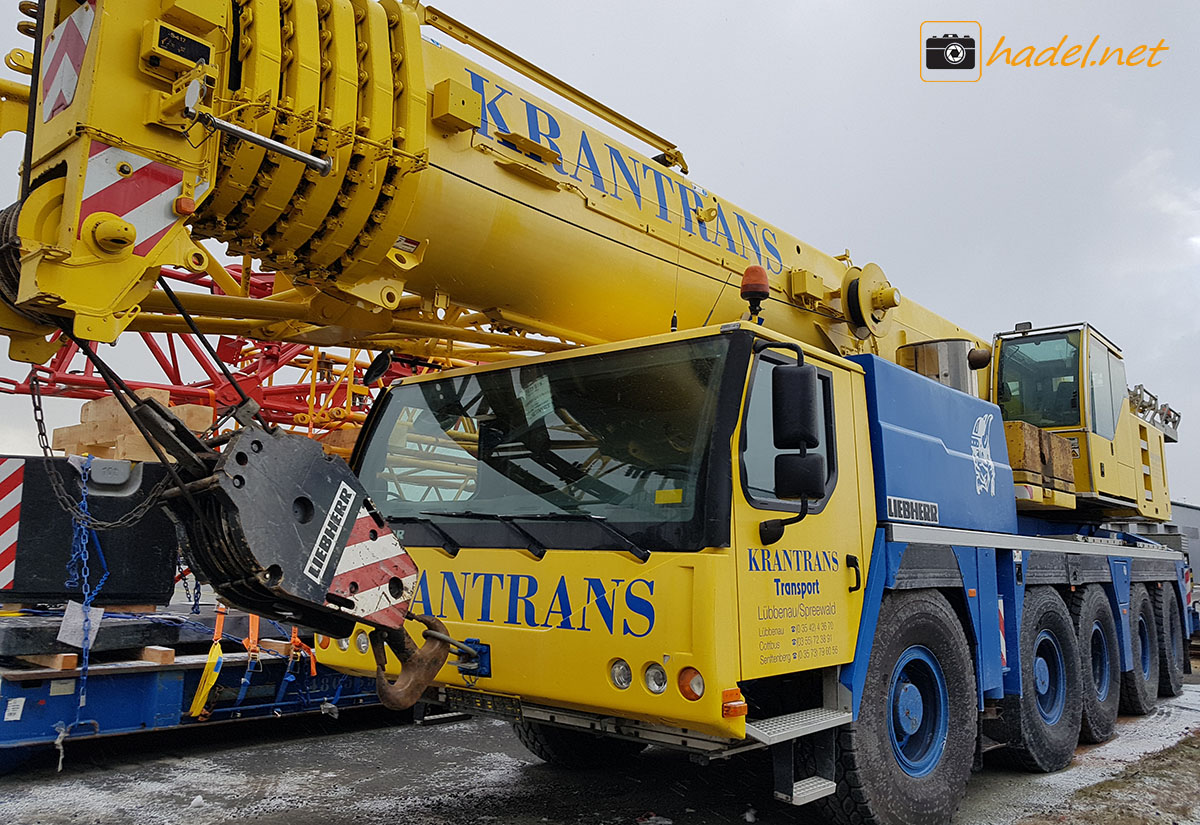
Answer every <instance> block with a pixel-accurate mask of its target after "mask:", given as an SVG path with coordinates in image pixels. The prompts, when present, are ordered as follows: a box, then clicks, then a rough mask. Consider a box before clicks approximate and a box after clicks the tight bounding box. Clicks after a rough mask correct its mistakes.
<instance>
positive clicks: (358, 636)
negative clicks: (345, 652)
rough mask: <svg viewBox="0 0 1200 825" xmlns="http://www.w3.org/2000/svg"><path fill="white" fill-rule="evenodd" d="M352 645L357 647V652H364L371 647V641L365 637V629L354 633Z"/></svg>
mask: <svg viewBox="0 0 1200 825" xmlns="http://www.w3.org/2000/svg"><path fill="white" fill-rule="evenodd" d="M354 646H355V647H356V648H358V652H359V653H366V652H367V651H368V650H370V649H371V642H370V640H369V639H368V638H367V632H366V631H365V630H360V631H358V632H357V633H355V634H354Z"/></svg>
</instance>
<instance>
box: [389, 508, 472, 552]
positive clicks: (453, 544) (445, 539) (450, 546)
mask: <svg viewBox="0 0 1200 825" xmlns="http://www.w3.org/2000/svg"><path fill="white" fill-rule="evenodd" d="M386 520H387V523H388V524H392V523H399V522H405V521H413V522H416V523H417V524H424V525H425V526H427V527H428V528H429V529H430V530H432V531H433V532H434V533H437V535H438V538H440V539H441V540H442V549H443V550H445V551H446V552H447V553H448V554H449V555H450V557H451V558H453V557H454V556H457V555H458V551H459V550H461V549H462V547H461V546H459V543H458V542H457V541H455V540H454V539H453V538H451V537H450V534H449V533H447V532H446V531H445V530H443V529H442V528H441V527H439V526H438V525H437V524H434V522H433V521H432V520H431V519H427V518H425V517H424V516H387V517H386Z"/></svg>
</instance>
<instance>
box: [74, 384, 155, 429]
mask: <svg viewBox="0 0 1200 825" xmlns="http://www.w3.org/2000/svg"><path fill="white" fill-rule="evenodd" d="M136 395H137V397H138V398H141V399H143V400H145V399H147V398H154V399H156V400H157V401H158V402H159V403H160V404H162V405H163V406H164V407H165V406H167V405H168V404H170V403H171V391H170V390H150V389H144V390H138V391H137V392H136ZM79 420H80V421H83V422H87V421H124V420H126V417H125V408H124V407H122V406H121V402H120V401H118V400H117V399H116V398H113V397H112V396H111V395H107V396H105V397H104V398H97V399H95V400H93V401H88V402H86V403H84V405H83V406H82V407H80V409H79Z"/></svg>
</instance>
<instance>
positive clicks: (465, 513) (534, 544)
mask: <svg viewBox="0 0 1200 825" xmlns="http://www.w3.org/2000/svg"><path fill="white" fill-rule="evenodd" d="M421 515H423V516H444V517H446V518H470V519H478V520H482V521H498V522H500V523H501V524H503V525H505V526H506V527H508V528H509V529H511V530H512V531H513V532H515V533H517V534H518V535H519V536H520V537H521V538H523V539H525V543H526V549H527V550H528V551H529V552H530V553H532V554H533V557H534V558H535V559H541V558H542V557H543V556H545V555H546V545H544V544H542V543H541V542H540V541H538V540H537V537H536V536H534V535H533V534H532V533H530V532H529V531H528V530H526V529H525V528H524V527H522V526H521V525H519V524H515V523H514V522H513V520H512V519H513V517H512V516H502V515H499V514H497V513H474V512H471V511H470V510H460V511H456V512H450V513H446V512H442V511H441V510H424V511H422V512H421ZM423 520H424V521H428V519H423Z"/></svg>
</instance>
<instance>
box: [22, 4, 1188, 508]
mask: <svg viewBox="0 0 1200 825" xmlns="http://www.w3.org/2000/svg"><path fill="white" fill-rule="evenodd" d="M438 5H439V6H441V7H442V8H443V9H444V11H446V12H447V13H449V14H450V15H452V16H455V17H458V18H459V19H461V20H462V21H463V22H465V23H467V24H468V25H470V26H472V27H474V28H477V29H479V30H481V31H482V32H484V33H486V34H487V35H489V36H490V37H492V38H493V39H495V40H497V41H499V42H500V43H502V44H504V45H506V46H508V47H509V48H511V49H513V50H514V51H516V52H517V53H519V54H521V55H523V56H525V57H527V58H528V59H530V60H532V61H533V62H535V63H537V64H539V65H541V66H543V67H544V68H546V69H548V70H550V71H552V72H554V73H555V74H557V75H559V76H560V77H562V78H563V79H564V80H566V81H568V82H569V83H572V84H573V85H575V86H577V87H579V88H581V89H583V90H585V91H587V92H589V93H591V94H592V95H593V96H595V97H597V98H599V99H600V100H602V101H604V102H605V103H607V104H609V105H610V106H613V107H614V108H616V109H618V110H620V111H621V112H623V113H624V114H626V115H628V116H630V117H632V118H633V119H634V120H637V121H639V122H641V123H643V124H645V125H646V126H648V127H649V128H651V129H652V130H654V131H656V132H658V133H660V134H662V135H665V136H666V137H668V138H669V139H671V140H673V141H675V142H676V143H678V144H679V145H680V146H681V148H682V149H683V150H684V152H685V155H686V157H687V159H688V163H689V165H690V167H691V177H692V178H693V179H694V180H695V181H696V182H697V183H699V184H700V185H701V186H704V187H705V188H707V189H709V190H711V191H714V192H716V193H719V194H720V195H721V196H722V197H724V198H728V199H729V200H731V201H733V202H734V203H736V204H738V205H741V206H743V207H745V208H746V209H749V210H750V211H752V212H754V213H755V214H757V215H759V216H762V217H763V218H765V219H767V220H769V221H771V222H772V223H774V224H776V225H778V226H780V227H782V228H785V229H786V230H788V231H789V232H792V233H793V234H795V235H797V236H798V237H800V238H802V239H805V240H807V241H808V242H809V243H811V244H813V245H815V246H817V247H819V248H822V249H824V250H826V251H829V252H833V253H837V252H840V251H841V250H842V249H843V248H846V247H849V248H850V250H851V252H852V253H853V255H854V260H855V261H856V262H859V263H864V262H867V261H875V262H877V263H879V264H880V265H881V266H882V267H883V268H884V271H885V272H886V273H887V274H888V277H889V279H890V280H891V282H892V283H893V285H895V286H897V287H899V288H900V290H901V291H902V292H903V293H905V294H906V295H909V296H911V297H912V298H914V299H915V300H917V301H919V302H921V303H922V304H924V305H926V306H928V307H929V308H931V309H933V310H934V311H936V312H938V313H940V314H941V315H944V316H946V317H948V318H950V319H951V320H953V321H955V322H957V323H959V324H961V325H963V326H965V327H967V328H969V329H972V330H974V331H975V332H977V333H979V334H983V335H988V334H990V333H992V332H994V331H997V330H1004V329H1011V328H1012V326H1013V324H1014V323H1015V322H1017V321H1025V320H1027V321H1032V322H1033V323H1034V325H1035V326H1041V325H1048V324H1055V323H1066V322H1074V321H1083V320H1086V321H1090V322H1091V323H1093V324H1094V325H1095V326H1096V327H1097V328H1098V329H1100V330H1101V331H1102V332H1103V333H1104V334H1105V335H1107V336H1108V337H1109V338H1111V339H1112V340H1114V341H1115V342H1116V343H1117V344H1118V345H1120V346H1121V347H1122V349H1123V351H1124V356H1125V359H1126V365H1127V372H1128V378H1129V383H1130V385H1134V384H1138V383H1144V384H1145V385H1146V386H1147V388H1149V389H1150V390H1152V391H1153V392H1156V393H1157V394H1158V395H1159V396H1160V398H1162V399H1163V400H1167V401H1169V402H1170V403H1171V404H1172V406H1174V407H1175V408H1176V409H1179V410H1181V411H1182V412H1183V424H1182V428H1181V442H1180V443H1179V444H1175V445H1170V446H1168V461H1167V464H1168V470H1169V478H1170V484H1171V490H1172V497H1173V498H1176V499H1189V500H1191V501H1193V502H1195V501H1200V457H1198V456H1200V453H1198V452H1197V449H1196V443H1197V441H1196V440H1195V439H1200V429H1197V428H1198V427H1200V424H1198V423H1197V422H1198V421H1200V388H1198V387H1197V382H1196V374H1197V368H1196V365H1195V360H1196V358H1197V356H1198V355H1200V321H1198V320H1197V305H1198V304H1200V300H1198V299H1200V153H1198V152H1197V146H1198V145H1200V141H1198V138H1200V114H1198V112H1197V104H1198V101H1200V96H1198V95H1197V91H1198V89H1197V85H1198V79H1200V45H1198V44H1200V17H1198V16H1197V14H1196V6H1195V4H1194V3H1190V2H1188V3H1184V2H1173V3H1155V4H1144V3H1136V4H1135V3H1129V2H1122V3H1114V2H1088V3H1064V2H1060V3H1056V4H1054V6H1053V7H1050V6H1049V4H1046V3H1040V2H1039V3H1034V2H1011V1H1010V2H977V3H972V4H969V7H970V8H971V9H972V11H971V12H970V16H971V19H974V20H978V21H979V23H980V24H981V26H982V42H981V44H980V47H979V58H980V62H984V61H986V59H987V56H988V54H989V53H990V52H991V49H992V47H993V46H994V45H995V42H996V40H997V38H998V37H999V36H1000V35H1003V36H1004V38H1005V45H1012V46H1014V47H1015V48H1014V52H1015V51H1016V50H1017V49H1018V48H1020V47H1022V46H1027V45H1033V46H1036V47H1037V48H1038V49H1039V50H1041V49H1043V48H1045V47H1049V46H1053V45H1055V44H1057V43H1058V42H1059V41H1060V40H1061V39H1062V37H1063V36H1064V35H1066V36H1067V37H1068V43H1067V46H1068V47H1069V46H1070V45H1071V44H1074V43H1081V44H1083V45H1084V46H1086V45H1087V44H1088V43H1089V42H1090V41H1091V40H1092V38H1093V37H1094V36H1097V35H1098V36H1099V38H1100V48H1103V47H1104V46H1121V47H1125V48H1126V49H1127V50H1128V48H1130V47H1133V46H1136V45H1139V44H1147V45H1149V46H1153V45H1156V44H1158V42H1159V41H1160V40H1165V41H1166V45H1167V46H1168V47H1169V50H1167V51H1163V52H1160V53H1159V55H1158V59H1159V61H1160V63H1161V65H1159V66H1157V67H1154V68H1148V67H1146V66H1140V67H1121V66H1116V65H1113V64H1111V63H1110V65H1107V66H1104V67H1099V66H1097V67H1089V68H1085V69H1080V68H1079V67H1070V68H1063V67H1042V68H1025V67H1009V66H1005V65H1001V64H995V65H992V66H990V67H989V66H984V67H983V75H982V79H981V80H980V82H978V83H923V82H922V81H921V78H920V71H919V69H920V65H919V61H920V56H921V46H922V44H921V42H920V25H921V22H922V21H923V20H956V19H960V18H961V17H962V16H963V11H962V9H963V8H964V7H966V6H967V4H961V3H956V4H950V3H935V2H926V3H903V4H900V3H874V4H870V5H868V4H867V3H863V2H858V3H848V2H793V3H783V2H778V3H766V2H741V3H736V4H735V3H728V2H724V3H714V2H707V1H706V0H692V2H688V3H646V2H637V3H635V2H631V1H630V0H609V2H605V3H587V4H584V3H573V2H561V0H559V2H525V1H524V0H522V2H508V3H487V4H483V3H475V2H457V0H440V2H439V3H438ZM11 16H13V17H14V19H15V13H14V14H13V15H11ZM434 37H436V38H437V39H440V40H446V38H444V37H438V36H437V35H436V34H434ZM24 43H28V41H24ZM0 45H2V46H3V48H4V49H5V50H7V49H8V48H11V47H12V46H13V45H23V43H22V39H21V38H19V37H18V36H17V35H16V34H15V33H13V32H12V31H11V27H5V30H4V31H3V32H2V33H0ZM454 48H458V46H457V45H455V46H454ZM523 83H525V82H524V81H523ZM610 128H611V127H605V129H606V130H608V129H610ZM14 138H15V136H10V137H9V138H6V139H5V140H4V141H2V142H0V164H2V167H3V168H4V169H6V170H9V176H8V180H7V181H5V180H0V186H7V187H8V188H7V189H0V194H3V195H4V196H5V201H6V202H7V201H9V200H11V199H12V198H13V197H14V196H15V191H16V186H15V180H16V174H17V163H18V154H19V141H17V140H15V139H14ZM0 368H5V369H7V373H6V374H13V373H14V372H15V371H16V370H17V368H16V367H12V366H8V365H6V364H0ZM22 374H23V373H22ZM0 410H3V412H4V413H5V415H3V416H0V449H3V450H6V451H17V450H21V449H25V450H28V449H29V448H30V447H32V441H31V440H30V433H31V432H32V429H31V426H29V425H26V424H25V423H24V422H27V421H28V420H29V418H28V399H25V398H22V397H15V398H14V397H8V396H0ZM55 415H56V416H59V417H60V418H61V420H58V421H55V422H54V423H71V422H72V421H73V416H72V415H71V413H70V411H69V410H65V411H57V412H56V413H55ZM1193 431H1194V432H1193Z"/></svg>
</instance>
